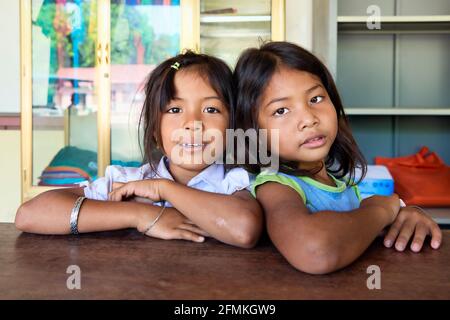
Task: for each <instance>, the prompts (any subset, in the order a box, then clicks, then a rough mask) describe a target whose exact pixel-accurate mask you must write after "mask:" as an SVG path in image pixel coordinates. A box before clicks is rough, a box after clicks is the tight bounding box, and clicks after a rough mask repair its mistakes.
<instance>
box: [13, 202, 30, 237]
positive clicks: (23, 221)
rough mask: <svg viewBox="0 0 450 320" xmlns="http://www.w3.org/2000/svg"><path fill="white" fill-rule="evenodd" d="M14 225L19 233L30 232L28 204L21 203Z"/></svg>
mask: <svg viewBox="0 0 450 320" xmlns="http://www.w3.org/2000/svg"><path fill="white" fill-rule="evenodd" d="M14 225H15V226H16V228H17V229H18V230H20V231H24V232H28V231H29V230H30V226H31V221H30V210H29V203H28V202H25V203H23V204H22V205H21V206H20V207H19V208H18V209H17V212H16V217H15V220H14Z"/></svg>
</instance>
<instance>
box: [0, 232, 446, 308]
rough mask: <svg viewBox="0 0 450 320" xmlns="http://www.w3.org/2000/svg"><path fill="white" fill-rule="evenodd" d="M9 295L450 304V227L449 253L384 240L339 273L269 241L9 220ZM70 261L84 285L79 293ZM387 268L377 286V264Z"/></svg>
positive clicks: (1, 281) (1, 295)
mask: <svg viewBox="0 0 450 320" xmlns="http://www.w3.org/2000/svg"><path fill="white" fill-rule="evenodd" d="M0 244H1V245H0V299H276V300H278V299H449V298H450V231H449V230H445V231H444V242H443V245H442V247H441V249H440V250H438V251H435V250H432V249H430V248H429V245H428V242H427V245H426V248H425V249H424V250H423V252H422V253H420V254H415V253H412V252H410V251H407V252H405V253H398V252H395V251H394V250H392V249H386V248H384V247H383V246H382V243H381V241H380V240H376V241H375V242H374V244H373V245H372V246H371V247H370V248H369V249H368V250H367V252H366V253H365V254H364V255H363V256H362V257H361V258H360V259H358V260H357V261H356V262H355V263H354V264H352V265H351V266H349V267H347V268H346V269H344V270H341V271H338V272H335V273H333V274H330V275H324V276H313V275H307V274H305V273H302V272H299V271H297V270H295V269H294V268H292V267H291V266H290V265H289V264H288V263H287V262H286V261H285V260H284V259H283V257H282V256H281V255H280V254H279V253H278V252H277V251H276V249H275V248H274V247H273V246H272V245H271V243H270V242H269V241H267V240H263V241H262V243H260V244H259V245H258V246H257V247H256V248H255V249H251V250H246V249H239V248H234V247H231V246H228V245H224V244H221V243H219V242H217V241H214V240H208V241H207V242H205V243H203V244H197V243H191V242H186V241H163V240H158V239H152V238H148V237H144V236H143V235H141V234H139V233H137V232H136V231H134V230H123V231H117V232H106V233H92V234H84V235H81V236H41V235H32V234H25V233H24V234H21V233H20V232H19V231H17V230H16V229H15V227H14V226H13V225H12V224H0ZM70 265H77V266H79V267H80V270H81V289H80V290H77V289H74V290H69V289H68V288H67V285H66V282H67V279H68V277H70V276H71V275H72V274H67V273H66V271H67V268H68V267H69V266H70ZM370 265H378V266H379V267H380V269H381V289H380V290H377V289H373V290H369V289H368V288H367V284H366V282H367V279H368V277H369V276H370V274H368V273H367V268H368V267H369V266H370Z"/></svg>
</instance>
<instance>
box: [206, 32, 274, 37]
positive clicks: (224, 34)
mask: <svg viewBox="0 0 450 320" xmlns="http://www.w3.org/2000/svg"><path fill="white" fill-rule="evenodd" d="M200 37H201V38H254V37H262V38H264V37H270V32H260V31H255V32H245V31H243V32H239V33H236V32H234V31H233V32H211V33H202V34H200Z"/></svg>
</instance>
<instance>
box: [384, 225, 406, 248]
mask: <svg viewBox="0 0 450 320" xmlns="http://www.w3.org/2000/svg"><path fill="white" fill-rule="evenodd" d="M402 225H403V221H402V220H401V219H397V220H395V221H394V223H393V224H392V225H391V227H390V228H389V231H388V233H387V234H386V237H384V245H385V246H386V247H387V248H390V247H392V245H393V244H394V242H395V239H397V236H398V234H399V233H400V229H401V227H402Z"/></svg>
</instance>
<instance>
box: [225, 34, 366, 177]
mask: <svg viewBox="0 0 450 320" xmlns="http://www.w3.org/2000/svg"><path fill="white" fill-rule="evenodd" d="M280 66H286V67H288V68H290V69H296V70H299V71H306V72H309V73H311V74H313V75H316V76H317V77H319V78H320V80H321V81H322V84H323V85H324V87H325V89H326V90H327V92H328V95H329V96H330V99H331V101H332V103H333V105H334V107H335V109H336V113H337V117H338V133H337V136H336V139H335V141H334V142H333V144H332V146H331V148H330V152H329V153H328V156H327V158H326V159H325V166H326V168H327V170H329V171H330V172H331V173H333V174H334V175H335V176H336V177H337V178H342V177H344V176H345V175H347V174H349V182H350V183H354V182H355V169H356V168H357V167H360V168H361V170H362V176H361V179H362V177H364V175H365V173H366V171H367V163H366V160H365V158H364V156H363V155H362V153H361V151H360V150H359V148H358V146H357V144H356V142H355V140H354V138H353V136H352V133H351V130H350V126H349V123H348V119H347V117H346V115H345V112H344V108H343V106H342V103H341V99H340V97H339V93H338V91H337V89H336V85H335V83H334V80H333V78H332V76H331V74H330V72H329V71H328V69H327V68H326V67H325V65H324V64H323V63H322V62H321V61H320V60H319V59H318V58H317V57H316V56H314V55H313V54H312V53H310V52H309V51H307V50H305V49H303V48H301V47H299V46H298V45H295V44H293V43H289V42H268V43H265V44H263V45H262V46H261V47H260V48H259V49H258V48H250V49H247V50H245V51H244V52H243V53H242V54H241V56H240V57H239V60H238V62H237V65H236V68H235V70H234V74H233V82H234V87H235V92H236V95H235V97H236V101H235V105H236V112H235V118H236V123H235V127H236V128H241V129H243V130H247V129H250V128H253V129H256V130H258V129H259V127H258V105H259V104H260V103H261V101H260V100H261V97H262V95H263V92H264V90H265V89H266V87H267V85H268V83H269V82H270V79H271V78H272V76H273V74H274V73H275V72H276V71H277V70H279V68H280ZM247 146H248V144H246V147H247ZM246 149H248V148H246ZM246 153H247V156H249V151H248V150H246ZM253 157H255V158H256V159H258V160H257V162H258V164H256V165H251V164H247V165H246V168H247V170H249V171H250V172H253V173H258V172H259V171H260V169H261V167H263V166H262V165H261V162H260V160H259V157H258V155H253ZM320 169H321V168H318V169H317V170H313V171H307V170H300V169H298V163H296V162H293V161H283V160H282V159H280V169H279V170H280V171H281V172H284V173H287V174H293V175H313V174H315V173H317V172H318V171H320Z"/></svg>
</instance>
